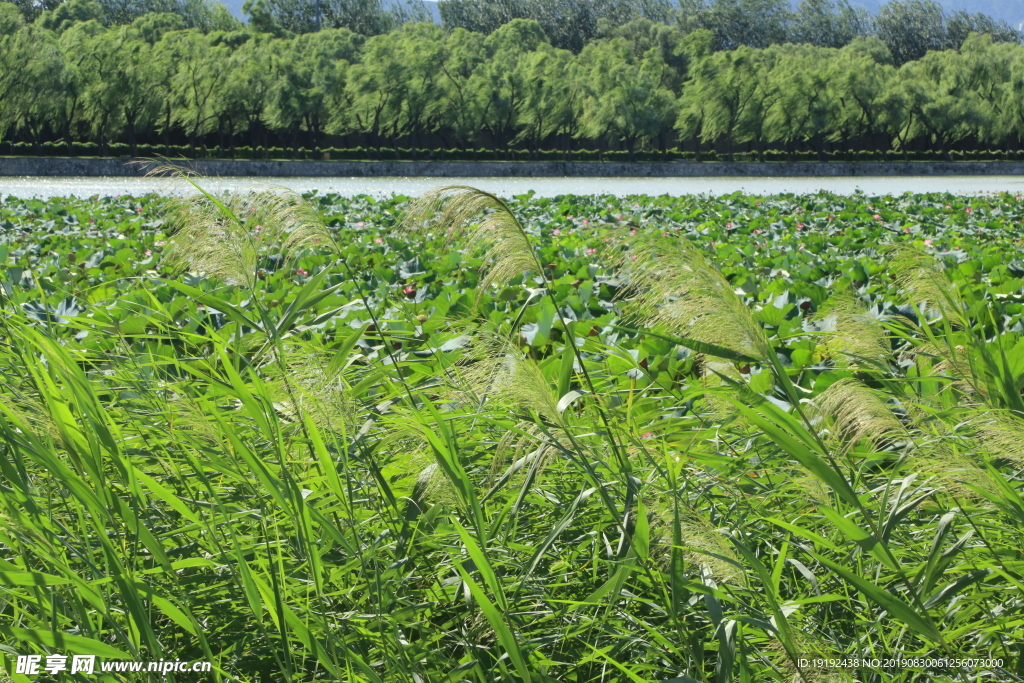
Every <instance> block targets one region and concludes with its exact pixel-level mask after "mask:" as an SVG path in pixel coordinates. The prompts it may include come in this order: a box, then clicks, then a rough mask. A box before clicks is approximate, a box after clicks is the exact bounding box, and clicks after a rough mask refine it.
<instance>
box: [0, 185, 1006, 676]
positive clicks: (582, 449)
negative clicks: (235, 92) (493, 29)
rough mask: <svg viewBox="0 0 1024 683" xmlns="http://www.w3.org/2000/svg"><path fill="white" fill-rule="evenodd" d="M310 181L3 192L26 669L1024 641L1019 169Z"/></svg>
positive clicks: (573, 666)
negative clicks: (541, 194)
mask: <svg viewBox="0 0 1024 683" xmlns="http://www.w3.org/2000/svg"><path fill="white" fill-rule="evenodd" d="M306 201H307V202H308V204H306V203H304V202H303V201H302V200H300V199H298V198H295V197H288V196H278V197H275V196H273V195H251V196H241V197H240V196H230V195H222V196H212V195H202V194H200V195H197V196H196V197H195V198H193V199H188V200H184V202H183V201H182V200H173V201H172V200H168V199H164V198H161V197H157V196H147V197H142V198H133V197H104V198H100V197H94V198H91V199H85V200H79V199H54V200H50V201H40V200H22V199H16V198H10V197H9V198H6V199H5V200H4V202H3V203H2V205H0V259H2V260H3V262H4V266H5V267H4V269H3V271H2V275H0V327H2V329H3V343H2V344H0V372H2V376H3V378H4V380H3V383H2V384H0V433H2V438H0V443H2V446H0V484H2V485H3V491H4V494H3V496H0V576H2V579H3V580H2V581H0V598H2V600H3V604H4V605H5V608H4V609H3V610H0V639H2V644H3V646H4V649H5V660H4V662H5V667H6V668H7V669H10V668H11V666H12V663H11V659H10V658H7V657H6V655H7V654H8V653H10V652H12V651H13V652H20V653H26V652H32V653H38V654H44V655H45V654H50V653H53V652H59V653H64V654H70V653H95V654H97V655H99V656H100V657H101V659H102V658H124V659H136V660H157V659H161V658H163V659H187V660H208V661H211V662H212V663H213V667H214V673H213V674H212V675H211V676H209V677H208V680H217V677H221V678H228V677H230V678H231V679H232V680H239V681H253V682H255V681H266V680H294V681H299V680H320V679H322V680H365V681H407V680H415V679H416V678H419V679H421V680H431V681H433V680H445V679H448V680H467V681H555V680H557V681H596V680H602V679H604V680H630V681H671V680H680V681H693V680H702V681H703V680H712V679H714V680H717V681H728V680H752V681H753V680H787V681H788V680H795V679H796V677H797V676H799V678H800V679H803V680H815V679H819V680H839V679H843V678H845V679H849V680H876V681H884V682H886V683H888V682H896V681H900V682H903V681H905V682H907V683H909V682H911V681H917V680H924V679H928V680H963V679H966V680H973V679H985V678H991V679H997V680H1013V679H1014V677H1015V676H1018V675H1019V673H1020V671H1021V668H1020V667H1021V659H1020V657H1021V653H1020V650H1019V647H1018V646H1019V643H1020V642H1021V640H1022V639H1024V633H1022V630H1021V623H1022V620H1021V611H1022V608H1021V605H1022V601H1021V598H1022V595H1021V591H1022V589H1024V583H1022V577H1021V567H1020V548H1021V547H1022V543H1024V537H1022V535H1021V529H1022V526H1021V524H1022V522H1024V516H1022V510H1024V499H1022V498H1021V486H1022V481H1021V477H1020V468H1021V466H1022V464H1024V451H1022V449H1021V447H1020V444H1021V436H1022V433H1024V403H1022V395H1021V392H1022V389H1024V323H1022V317H1024V260H1022V259H1021V250H1022V249H1021V241H1020V240H1021V228H1020V225H1021V221H1022V219H1024V201H1022V200H1021V198H1020V197H1016V196H1013V195H992V196H987V197H972V198H965V197H959V196H955V195H940V194H930V195H904V196H901V197H881V198H875V197H872V198H869V197H865V196H863V195H855V196H853V197H838V196H835V195H831V194H828V193H821V194H817V195H809V196H792V195H786V196H772V197H752V196H744V195H742V194H739V193H737V194H733V195H727V196H723V197H706V196H704V197H684V198H670V197H661V198H650V197H629V198H623V199H617V198H613V197H571V196H563V197H556V198H553V199H536V198H533V197H531V196H529V195H526V196H521V197H517V198H514V199H513V200H510V201H509V202H508V203H503V202H501V201H498V200H497V199H495V198H494V197H491V196H489V195H486V194H484V193H479V192H476V191H473V190H471V189H468V188H453V189H447V190H440V191H435V192H434V193H432V194H431V196H430V197H429V198H428V200H426V201H423V202H420V203H418V204H417V205H416V207H415V208H416V211H415V212H413V213H410V212H409V209H410V204H409V200H408V198H405V197H395V198H390V199H385V200H375V199H371V198H368V197H356V198H352V199H345V198H341V197H337V196H333V195H324V196H320V195H311V196H309V197H307V200H306ZM410 228H416V229H415V230H410ZM634 256H635V257H636V258H633V257H634ZM181 268H184V270H185V272H184V273H181V272H180V270H181ZM626 285H630V286H629V287H628V288H627V287H626ZM820 658H825V659H829V658H838V659H847V660H852V659H856V660H859V662H860V663H851V664H850V666H849V667H846V668H843V667H828V666H820V665H818V664H815V663H814V660H815V659H820ZM874 658H877V659H880V660H885V659H892V658H897V659H907V660H912V659H918V660H933V661H934V660H939V659H944V658H953V659H956V658H970V659H976V660H982V661H980V662H972V663H967V664H964V665H963V666H959V667H957V666H953V667H951V666H947V665H943V664H934V663H931V664H917V663H913V662H912V663H910V664H907V663H905V662H901V663H900V665H899V666H892V667H887V666H884V665H882V666H875V665H873V664H871V663H870V660H871V659H874ZM804 660H807V661H804ZM865 660H867V662H865ZM190 676H192V675H191V674H190ZM193 677H194V676H193Z"/></svg>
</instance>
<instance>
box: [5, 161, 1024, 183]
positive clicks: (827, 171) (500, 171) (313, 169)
mask: <svg viewBox="0 0 1024 683" xmlns="http://www.w3.org/2000/svg"><path fill="white" fill-rule="evenodd" d="M167 163H174V164H180V165H181V166H184V167H186V168H189V169H192V170H193V171H195V172H197V173H199V174H200V175H202V176H206V177H225V178H228V177H236V178H246V177H256V178H260V177H262V178H389V177H390V178H395V177H398V178H403V177H405V178H408V177H422V178H479V177H489V178H503V177H505V178H557V177H566V178H568V177H594V178H801V177H860V176H874V177H880V176H881V177H885V176H890V177H908V176H951V175H960V176H1018V175H1019V176H1024V161H946V162H935V161H897V162H890V161H851V162H837V161H829V162H820V161H794V162H788V161H772V162H765V163H759V162H744V161H735V162H730V161H705V162H695V161H670V162H635V163H629V162H615V161H606V162H599V161H570V162H564V161H293V160H239V159H201V160H195V161H189V160H184V159H181V160H166V161H162V160H152V159H128V158H97V157H89V158H82V157H0V177H13V176H19V177H143V176H146V175H147V174H149V173H150V172H151V171H152V170H153V169H155V168H157V167H159V166H163V165H165V164H167Z"/></svg>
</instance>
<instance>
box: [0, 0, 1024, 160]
mask: <svg viewBox="0 0 1024 683" xmlns="http://www.w3.org/2000/svg"><path fill="white" fill-rule="evenodd" d="M75 1H77V0H75ZM48 12H52V10H48ZM50 17H52V15H50V14H45V13H41V14H40V16H39V17H38V18H37V19H36V20H35V21H33V22H26V20H25V18H24V14H23V13H22V12H21V11H19V10H18V9H17V8H16V7H15V6H13V5H11V4H4V3H0V136H2V137H0V140H2V141H6V142H10V141H21V142H26V143H31V144H32V145H34V146H36V148H38V147H41V146H42V145H43V143H50V144H53V143H60V144H67V145H68V148H69V150H70V149H71V147H70V143H72V142H73V141H82V140H87V141H92V142H95V143H97V145H98V146H99V149H98V151H99V152H100V153H104V152H106V151H108V149H107V148H108V146H109V144H110V143H112V142H118V143H126V144H128V145H129V146H131V147H132V148H133V150H134V148H135V147H136V146H137V145H138V144H141V143H146V144H149V145H153V144H157V145H188V146H191V147H192V148H198V147H200V146H209V147H219V148H221V149H231V148H233V147H235V146H248V147H253V148H255V147H270V146H287V147H293V148H298V147H305V148H307V149H316V148H324V147H328V146H329V147H347V148H355V147H363V148H367V149H370V150H373V151H374V153H375V154H384V153H386V150H388V149H397V148H398V147H409V148H412V149H413V150H415V149H417V148H421V149H425V148H447V149H461V150H468V149H478V148H487V149H493V150H513V149H518V150H524V149H525V150H532V151H539V150H545V149H549V150H550V149H557V150H563V151H564V152H565V153H566V154H569V153H571V152H572V151H573V150H579V149H591V150H593V149H596V150H605V151H607V150H623V151H624V152H626V153H628V154H629V155H633V154H634V153H635V152H637V151H639V150H655V151H660V152H667V151H668V150H672V149H679V148H682V149H684V150H689V151H691V152H693V153H696V154H700V153H701V152H707V151H708V150H712V149H714V150H717V152H718V153H719V154H724V155H726V156H729V155H731V154H733V153H736V152H752V153H754V154H758V155H763V154H764V152H765V151H766V150H788V151H797V150H801V151H807V150H810V151H814V152H817V153H819V154H822V155H824V154H825V153H826V152H827V151H830V150H847V149H855V150H898V151H911V150H920V149H931V150H936V151H937V152H938V153H940V154H947V155H948V154H950V153H951V152H953V151H954V150H959V149H976V148H985V149H989V148H991V149H1019V148H1020V147H1021V143H1022V141H1024V46H1021V45H1020V44H1019V43H1015V42H1000V40H998V38H1000V36H995V37H993V36H991V35H987V34H983V33H969V34H968V36H967V37H966V38H964V39H963V40H962V41H961V43H960V44H959V45H958V46H957V49H950V48H949V46H948V45H947V46H945V49H939V50H931V51H927V52H926V53H924V54H922V55H920V56H919V57H918V58H917V59H913V60H910V61H906V62H904V63H902V64H899V63H898V61H897V60H896V59H894V56H893V53H892V49H891V48H890V47H889V46H888V45H887V44H886V43H885V42H884V41H883V40H882V39H881V38H880V37H878V36H857V37H854V38H853V39H851V40H850V41H848V42H847V43H846V44H845V45H843V46H841V47H828V46H819V45H814V44H800V45H797V44H789V43H786V44H769V45H767V46H765V47H760V48H756V47H750V46H747V45H739V46H737V47H734V48H733V49H729V50H720V49H716V48H717V47H719V45H718V42H719V40H720V39H719V37H717V36H716V34H715V33H714V31H712V30H711V29H707V28H690V27H686V26H683V25H681V24H675V25H672V26H669V25H665V24H659V23H657V22H654V21H652V20H650V19H645V18H640V19H634V20H633V21H631V22H628V23H626V24H624V25H622V26H619V27H617V28H616V29H615V30H614V31H609V33H608V35H607V36H606V37H605V38H602V39H599V40H594V41H591V42H589V43H588V44H586V45H585V46H584V47H583V48H582V49H581V50H580V52H579V54H576V53H574V52H572V51H571V50H565V49H562V48H559V47H556V46H554V45H552V44H551V42H550V41H549V40H548V36H547V35H546V34H545V32H544V31H543V29H542V27H541V25H540V24H539V23H538V22H536V21H532V20H526V19H515V20H512V21H510V22H507V23H506V24H504V25H502V26H500V27H498V28H497V29H496V30H494V31H492V32H491V33H489V34H484V33H479V32H472V31H468V30H466V29H461V28H456V29H454V30H451V31H446V30H445V29H444V28H443V27H440V26H437V25H435V24H431V23H406V24H404V25H402V26H400V27H398V28H396V29H394V30H391V31H388V32H384V33H380V34H378V35H374V36H370V37H366V36H363V35H360V34H357V33H355V32H352V31H349V30H347V29H343V28H342V29H323V30H320V31H316V32H310V33H304V34H298V35H283V36H275V35H274V34H272V33H264V32H257V31H254V30H251V29H250V30H243V29H239V28H238V27H234V28H233V29H231V30H211V31H206V32H204V31H202V30H200V29H198V28H185V27H184V25H183V20H182V18H181V17H180V16H179V15H176V14H169V13H149V14H146V15H144V16H141V17H138V18H136V19H134V20H133V21H132V22H130V23H127V24H121V25H118V24H112V25H106V24H104V23H103V22H102V21H100V20H99V19H95V18H94V19H88V20H84V21H74V22H70V23H68V24H65V25H57V26H54V25H53V22H52V21H50ZM48 22H49V23H48ZM938 47H943V46H942V45H939V46H938Z"/></svg>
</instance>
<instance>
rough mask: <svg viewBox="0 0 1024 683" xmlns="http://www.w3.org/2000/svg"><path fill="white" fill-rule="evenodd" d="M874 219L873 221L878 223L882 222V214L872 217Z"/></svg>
mask: <svg viewBox="0 0 1024 683" xmlns="http://www.w3.org/2000/svg"><path fill="white" fill-rule="evenodd" d="M874 219H875V220H876V221H880V220H882V214H880V213H876V214H875V215H874Z"/></svg>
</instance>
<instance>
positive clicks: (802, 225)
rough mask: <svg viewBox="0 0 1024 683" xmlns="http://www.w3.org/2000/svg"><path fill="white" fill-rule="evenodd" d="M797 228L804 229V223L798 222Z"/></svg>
mask: <svg viewBox="0 0 1024 683" xmlns="http://www.w3.org/2000/svg"><path fill="white" fill-rule="evenodd" d="M796 229H797V230H803V229H804V224H803V223H797V224H796Z"/></svg>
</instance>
